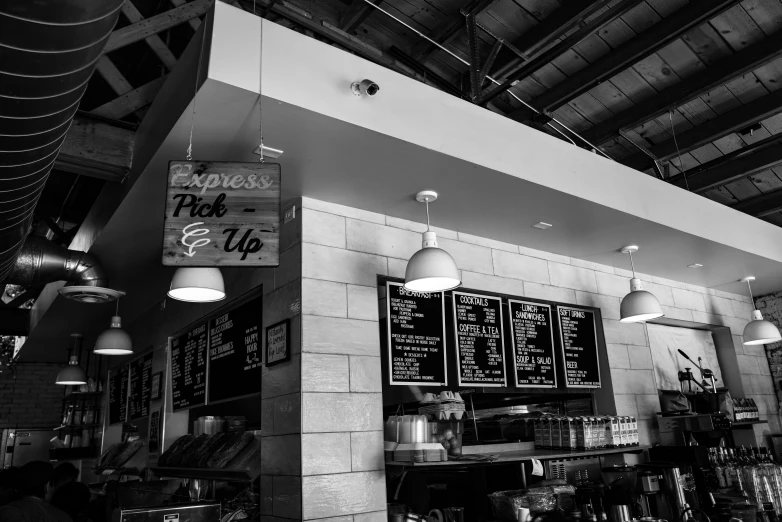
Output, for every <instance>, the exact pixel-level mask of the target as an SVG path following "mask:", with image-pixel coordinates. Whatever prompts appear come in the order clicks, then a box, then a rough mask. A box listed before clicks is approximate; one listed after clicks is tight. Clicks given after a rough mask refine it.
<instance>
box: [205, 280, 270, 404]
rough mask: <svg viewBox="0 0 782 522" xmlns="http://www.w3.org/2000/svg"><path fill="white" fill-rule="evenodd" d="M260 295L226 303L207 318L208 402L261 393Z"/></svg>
mask: <svg viewBox="0 0 782 522" xmlns="http://www.w3.org/2000/svg"><path fill="white" fill-rule="evenodd" d="M262 324H263V296H261V295H258V296H256V297H254V298H252V299H250V300H249V301H245V302H242V303H241V304H239V305H236V304H234V303H230V304H228V305H227V306H226V307H224V308H221V309H220V310H219V311H218V312H217V315H216V316H214V317H212V318H211V319H210V320H209V398H208V401H209V404H212V403H214V402H218V401H224V400H228V399H236V398H239V397H244V396H247V395H252V394H255V393H261V375H262V372H263V364H262V362H261V354H262V352H261V339H260V333H261V326H262Z"/></svg>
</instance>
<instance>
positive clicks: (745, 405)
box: [733, 397, 760, 422]
mask: <svg viewBox="0 0 782 522" xmlns="http://www.w3.org/2000/svg"><path fill="white" fill-rule="evenodd" d="M733 419H734V421H735V422H749V421H756V420H759V419H760V413H759V412H758V405H757V404H755V400H754V399H752V398H751V397H750V398H749V399H733Z"/></svg>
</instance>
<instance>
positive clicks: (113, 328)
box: [92, 294, 133, 355]
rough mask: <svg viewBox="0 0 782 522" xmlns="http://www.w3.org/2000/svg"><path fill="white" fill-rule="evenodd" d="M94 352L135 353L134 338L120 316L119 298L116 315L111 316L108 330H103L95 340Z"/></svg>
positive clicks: (104, 353)
mask: <svg viewBox="0 0 782 522" xmlns="http://www.w3.org/2000/svg"><path fill="white" fill-rule="evenodd" d="M123 295H124V294H123ZM92 353H96V354H98V355H131V354H132V353H133V340H132V339H131V338H130V335H129V334H128V332H126V331H125V330H123V329H122V319H121V318H120V316H119V298H117V312H116V315H115V316H114V317H112V318H111V325H109V328H108V330H104V331H103V332H101V334H100V335H99V336H98V338H97V339H96V340H95V348H93V350H92Z"/></svg>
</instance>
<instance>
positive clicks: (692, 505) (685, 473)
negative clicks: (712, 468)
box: [637, 452, 700, 522]
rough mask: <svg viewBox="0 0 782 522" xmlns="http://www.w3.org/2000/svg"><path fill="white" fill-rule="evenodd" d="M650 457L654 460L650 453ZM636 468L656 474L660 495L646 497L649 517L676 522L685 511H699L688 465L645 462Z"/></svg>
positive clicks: (679, 462)
mask: <svg viewBox="0 0 782 522" xmlns="http://www.w3.org/2000/svg"><path fill="white" fill-rule="evenodd" d="M650 456H651V458H652V459H654V458H655V455H654V454H652V453H651V452H650ZM637 467H638V469H639V470H645V471H650V472H652V473H655V474H657V479H658V483H659V486H660V492H661V493H662V494H658V495H654V496H653V497H651V496H650V497H648V500H649V510H650V512H651V516H653V517H658V518H664V519H665V520H669V521H671V522H674V521H676V522H678V521H679V518H680V515H681V514H682V513H683V512H684V511H685V510H686V509H694V510H696V511H697V510H699V508H700V502H699V501H698V494H697V491H696V485H695V478H694V476H693V474H692V468H691V466H690V464H688V463H686V462H682V461H676V462H646V463H644V464H639V465H638V466H637Z"/></svg>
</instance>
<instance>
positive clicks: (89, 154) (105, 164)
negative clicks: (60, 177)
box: [54, 112, 136, 183]
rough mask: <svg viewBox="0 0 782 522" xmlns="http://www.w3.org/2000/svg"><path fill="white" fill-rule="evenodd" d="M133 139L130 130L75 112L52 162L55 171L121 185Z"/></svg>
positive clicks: (126, 170)
mask: <svg viewBox="0 0 782 522" xmlns="http://www.w3.org/2000/svg"><path fill="white" fill-rule="evenodd" d="M135 136H136V133H135V131H134V130H132V127H128V126H126V125H117V124H114V123H111V122H108V121H105V120H103V119H100V118H93V117H90V116H89V115H87V114H85V113H81V112H80V113H77V115H76V117H75V118H74V119H73V123H72V124H71V127H70V129H68V134H67V135H66V136H65V140H64V141H63V144H62V147H61V148H60V153H59V154H58V155H57V159H56V160H55V162H54V168H55V169H56V170H59V171H63V172H71V173H73V174H79V175H82V176H89V177H93V178H99V179H104V180H107V181H112V182H117V183H119V182H122V180H123V179H124V178H125V176H127V174H128V172H130V166H131V163H132V160H133V143H134V140H135Z"/></svg>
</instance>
